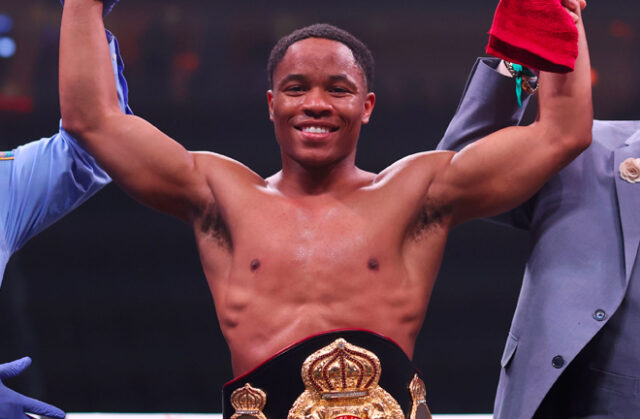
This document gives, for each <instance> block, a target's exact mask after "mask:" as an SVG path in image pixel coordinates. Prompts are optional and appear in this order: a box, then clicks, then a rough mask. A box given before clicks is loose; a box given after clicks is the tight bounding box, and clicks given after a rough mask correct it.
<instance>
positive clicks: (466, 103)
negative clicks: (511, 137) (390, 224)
mask: <svg viewBox="0 0 640 419" xmlns="http://www.w3.org/2000/svg"><path fill="white" fill-rule="evenodd" d="M499 63H500V60H498V59H495V58H478V59H477V60H476V62H475V64H474V66H473V69H472V70H471V74H470V76H469V79H468V80H467V84H466V86H465V88H464V91H463V93H462V99H461V100H460V103H459V105H458V109H457V110H456V113H455V115H454V116H453V119H452V120H451V123H450V124H449V127H448V128H447V131H446V132H445V134H444V137H443V138H442V140H440V143H439V144H438V147H437V149H438V150H454V151H460V150H461V149H463V148H464V147H465V146H467V145H468V144H471V143H473V142H474V141H477V140H479V139H481V138H483V137H485V136H487V135H489V134H491V133H492V132H495V131H498V130H500V129H502V128H505V127H508V126H514V125H519V124H520V122H521V120H522V118H523V116H524V114H525V110H526V107H527V105H528V103H529V99H530V97H529V96H528V95H527V96H523V106H522V107H520V106H518V102H517V100H516V94H515V86H514V81H513V79H511V78H509V77H506V76H504V75H502V74H500V73H498V71H497V70H496V68H497V66H498V64H499ZM531 205H532V201H531V200H530V201H528V202H525V203H524V204H523V205H521V206H520V207H518V208H516V209H514V210H512V211H510V212H508V213H506V214H502V215H499V216H497V217H493V218H492V219H491V220H492V221H496V222H499V223H502V224H508V225H511V226H513V227H517V228H522V229H527V228H528V227H529V223H530V213H531V211H530V207H531Z"/></svg>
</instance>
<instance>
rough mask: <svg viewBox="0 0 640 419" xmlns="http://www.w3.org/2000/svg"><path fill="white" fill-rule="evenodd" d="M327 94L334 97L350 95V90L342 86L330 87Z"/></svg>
mask: <svg viewBox="0 0 640 419" xmlns="http://www.w3.org/2000/svg"><path fill="white" fill-rule="evenodd" d="M329 93H331V94H333V95H334V96H345V95H348V94H350V93H351V90H349V89H348V88H346V87H343V86H331V87H330V88H329Z"/></svg>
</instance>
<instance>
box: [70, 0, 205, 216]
mask: <svg viewBox="0 0 640 419" xmlns="http://www.w3.org/2000/svg"><path fill="white" fill-rule="evenodd" d="M102 14H103V5H102V2H100V1H97V0H65V5H64V12H63V15H62V30H61V37H60V105H61V111H62V120H63V126H64V128H65V129H66V130H67V131H69V132H70V133H72V134H73V135H74V136H75V137H76V138H78V139H79V140H80V141H81V142H82V144H83V145H84V146H85V147H86V148H87V149H88V150H89V152H90V153H91V154H93V156H94V157H95V158H96V159H97V160H98V162H99V163H100V165H101V166H102V167H103V168H105V169H106V170H107V172H108V173H109V174H110V175H111V177H112V178H113V179H114V180H115V181H116V182H117V183H118V184H119V185H120V186H122V187H123V188H124V189H125V190H126V191H127V192H128V193H130V194H131V195H133V196H134V197H135V198H136V199H138V200H140V201H142V202H143V203H145V204H147V205H149V206H152V207H154V208H156V209H159V210H162V211H165V212H168V213H171V214H173V215H176V216H178V217H180V218H183V219H190V218H191V217H192V216H193V214H194V210H196V209H197V208H198V207H199V205H201V202H202V200H203V199H204V198H203V197H204V196H205V195H206V194H207V184H206V182H205V179H204V176H202V175H201V173H200V171H199V170H198V167H197V159H196V158H195V157H194V155H193V154H192V153H189V152H188V151H187V150H185V149H184V148H183V147H182V146H181V145H180V144H178V143H177V142H175V141H173V140H171V139H170V138H169V137H167V136H166V135H164V134H163V133H162V132H160V131H159V130H157V129H156V128H155V127H153V126H152V125H151V124H149V123H148V122H146V121H144V120H143V119H141V118H138V117H135V116H131V115H125V114H124V113H123V112H122V111H121V109H120V107H119V106H118V100H117V96H116V94H115V91H116V90H115V86H114V78H113V74H112V70H111V65H110V63H109V59H108V53H109V51H108V47H107V43H106V42H105V35H104V25H103V23H102Z"/></svg>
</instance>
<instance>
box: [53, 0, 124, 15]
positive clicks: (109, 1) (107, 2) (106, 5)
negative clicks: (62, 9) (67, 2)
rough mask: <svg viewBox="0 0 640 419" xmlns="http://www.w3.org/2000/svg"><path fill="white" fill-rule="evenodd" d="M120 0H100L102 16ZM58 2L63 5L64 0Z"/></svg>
mask: <svg viewBox="0 0 640 419" xmlns="http://www.w3.org/2000/svg"><path fill="white" fill-rule="evenodd" d="M119 1H120V0H102V17H105V16H106V15H108V14H109V13H110V12H111V9H113V6H115V5H116V3H117V2H119ZM60 3H61V4H62V5H63V6H64V0H60Z"/></svg>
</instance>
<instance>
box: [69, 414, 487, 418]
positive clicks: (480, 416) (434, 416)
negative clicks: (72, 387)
mask: <svg viewBox="0 0 640 419" xmlns="http://www.w3.org/2000/svg"><path fill="white" fill-rule="evenodd" d="M433 418H434V419H491V415H490V414H466V415H455V414H446V415H438V414H434V415H433ZM67 419H222V415H221V414H192V413H190V414H189V413H69V414H67Z"/></svg>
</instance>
